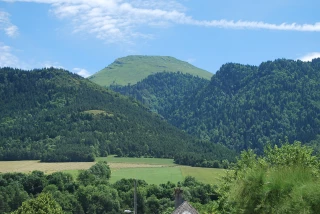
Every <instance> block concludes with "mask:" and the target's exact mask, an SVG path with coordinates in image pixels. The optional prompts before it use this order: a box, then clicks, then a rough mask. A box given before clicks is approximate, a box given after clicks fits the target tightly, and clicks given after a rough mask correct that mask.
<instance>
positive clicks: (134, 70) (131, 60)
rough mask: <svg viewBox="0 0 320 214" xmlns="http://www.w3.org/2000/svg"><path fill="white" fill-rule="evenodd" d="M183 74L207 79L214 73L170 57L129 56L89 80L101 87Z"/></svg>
mask: <svg viewBox="0 0 320 214" xmlns="http://www.w3.org/2000/svg"><path fill="white" fill-rule="evenodd" d="M163 71H166V72H178V71H180V72H182V73H185V74H191V75H194V76H198V77H201V78H205V79H208V80H209V79H210V78H211V77H212V73H210V72H208V71H205V70H203V69H200V68H197V67H195V66H193V65H191V64H189V63H187V62H184V61H181V60H178V59H176V58H174V57H170V56H139V55H134V56H127V57H123V58H119V59H117V60H115V61H114V62H113V63H112V64H110V65H109V66H108V67H106V68H104V69H102V70H101V71H99V72H97V73H95V74H93V75H92V76H90V77H89V79H90V80H91V81H93V82H95V83H97V84H98V85H101V86H110V85H112V84H113V85H122V86H124V85H128V84H131V85H132V84H136V83H137V82H138V81H141V80H142V79H145V78H146V77H148V76H149V75H151V74H155V73H158V72H163Z"/></svg>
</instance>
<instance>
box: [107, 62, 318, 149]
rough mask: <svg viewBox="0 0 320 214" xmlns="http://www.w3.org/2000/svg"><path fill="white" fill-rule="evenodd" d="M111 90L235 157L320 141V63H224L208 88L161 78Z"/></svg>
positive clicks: (179, 77)
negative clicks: (285, 144) (247, 151)
mask: <svg viewBox="0 0 320 214" xmlns="http://www.w3.org/2000/svg"><path fill="white" fill-rule="evenodd" d="M171 79H172V81H171ZM111 88H112V89H114V90H116V91H119V92H121V93H123V94H126V95H130V96H132V97H133V98H136V99H138V100H140V101H142V102H143V103H146V104H147V105H148V106H150V107H151V108H152V109H155V111H156V112H158V113H160V114H161V115H162V116H163V117H164V118H165V119H166V120H167V121H168V122H170V123H171V124H173V125H175V126H176V127H178V128H181V129H183V130H186V131H187V132H188V133H190V134H192V135H193V136H195V137H198V138H200V139H202V140H207V141H210V142H213V143H220V144H223V145H226V146H227V147H229V148H230V149H233V150H236V151H238V152H240V151H242V150H244V149H248V148H253V149H255V150H256V151H257V152H260V153H261V152H262V151H263V148H264V146H265V145H266V143H267V142H270V143H272V144H279V143H280V142H283V141H285V138H286V137H287V138H288V139H289V142H293V141H294V140H299V141H301V142H303V143H309V142H311V143H312V144H315V145H316V144H318V142H319V139H320V137H319V134H320V130H319V127H320V93H319V90H320V59H314V60H313V61H312V62H302V61H299V60H298V61H294V60H286V59H278V60H275V61H268V62H263V63H261V65H259V66H250V65H241V64H235V63H227V64H225V65H223V66H222V67H221V68H220V70H219V71H217V73H216V74H215V75H214V76H213V77H212V78H211V81H210V82H208V83H205V80H201V79H197V78H195V77H191V76H185V75H182V74H169V73H168V74H165V73H162V74H156V75H153V76H149V77H148V78H146V79H145V80H142V81H141V82H139V83H138V84H136V85H132V86H126V87H111ZM175 95H176V96H175Z"/></svg>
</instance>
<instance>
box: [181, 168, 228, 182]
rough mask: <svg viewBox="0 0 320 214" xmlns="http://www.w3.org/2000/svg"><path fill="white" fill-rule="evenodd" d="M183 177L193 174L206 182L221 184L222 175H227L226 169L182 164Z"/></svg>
mask: <svg viewBox="0 0 320 214" xmlns="http://www.w3.org/2000/svg"><path fill="white" fill-rule="evenodd" d="M180 168H181V173H182V176H183V177H186V176H192V177H195V178H196V179H197V180H198V181H200V182H203V183H206V184H219V183H220V181H221V177H222V176H224V175H226V170H225V169H214V168H201V167H190V166H180Z"/></svg>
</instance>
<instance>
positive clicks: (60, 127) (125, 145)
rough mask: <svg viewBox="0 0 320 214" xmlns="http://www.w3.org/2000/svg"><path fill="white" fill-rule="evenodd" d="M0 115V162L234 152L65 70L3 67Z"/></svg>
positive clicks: (224, 155) (0, 72)
mask: <svg viewBox="0 0 320 214" xmlns="http://www.w3.org/2000/svg"><path fill="white" fill-rule="evenodd" d="M0 115H1V118H0V160H23V159H41V160H42V161H49V162H51V161H93V160H94V158H95V156H105V155H107V154H111V153H112V154H114V153H116V154H118V155H119V156H122V155H125V156H153V157H175V156H176V155H178V154H180V153H181V154H188V153H189V152H190V151H192V152H193V153H194V152H197V153H198V155H197V158H198V159H197V160H199V161H200V160H203V159H204V156H203V155H205V156H206V159H208V158H210V157H211V160H221V159H229V158H228V157H227V156H228V155H229V154H231V155H230V157H232V155H234V154H233V153H232V152H230V151H229V150H228V149H226V148H224V147H222V146H219V145H215V144H208V143H205V142H202V141H197V140H195V139H194V138H192V137H191V136H189V135H188V134H186V133H184V132H182V131H180V130H179V129H177V128H175V127H173V126H172V125H169V124H168V123H166V122H165V121H163V120H162V119H161V118H160V117H159V116H158V115H157V114H154V113H151V112H149V111H148V109H146V107H144V106H143V105H141V104H139V103H138V102H137V101H135V100H134V99H132V98H128V97H124V96H122V95H120V94H118V93H115V92H113V91H111V90H108V89H105V88H103V87H101V86H98V85H96V84H94V83H92V82H91V81H89V80H87V79H84V78H82V77H80V76H78V75H76V74H72V73H69V72H68V71H65V70H61V69H54V68H49V69H40V70H32V71H23V70H18V69H11V68H2V69H0ZM207 144H208V145H207ZM205 149H206V151H205ZM208 149H209V150H210V151H208ZM189 154H190V153H189ZM199 154H201V156H200V155H199ZM202 154H203V155H202ZM221 154H222V155H221ZM180 156H181V155H180Z"/></svg>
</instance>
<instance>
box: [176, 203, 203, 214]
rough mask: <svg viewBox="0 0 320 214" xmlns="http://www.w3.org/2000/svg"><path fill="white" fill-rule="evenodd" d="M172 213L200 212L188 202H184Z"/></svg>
mask: <svg viewBox="0 0 320 214" xmlns="http://www.w3.org/2000/svg"><path fill="white" fill-rule="evenodd" d="M172 214H199V213H198V211H197V210H196V209H194V208H193V207H192V206H191V205H190V204H189V203H188V202H186V201H185V202H183V203H182V204H181V205H180V206H179V207H178V208H177V209H176V210H175V211H174V212H173V213H172Z"/></svg>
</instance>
